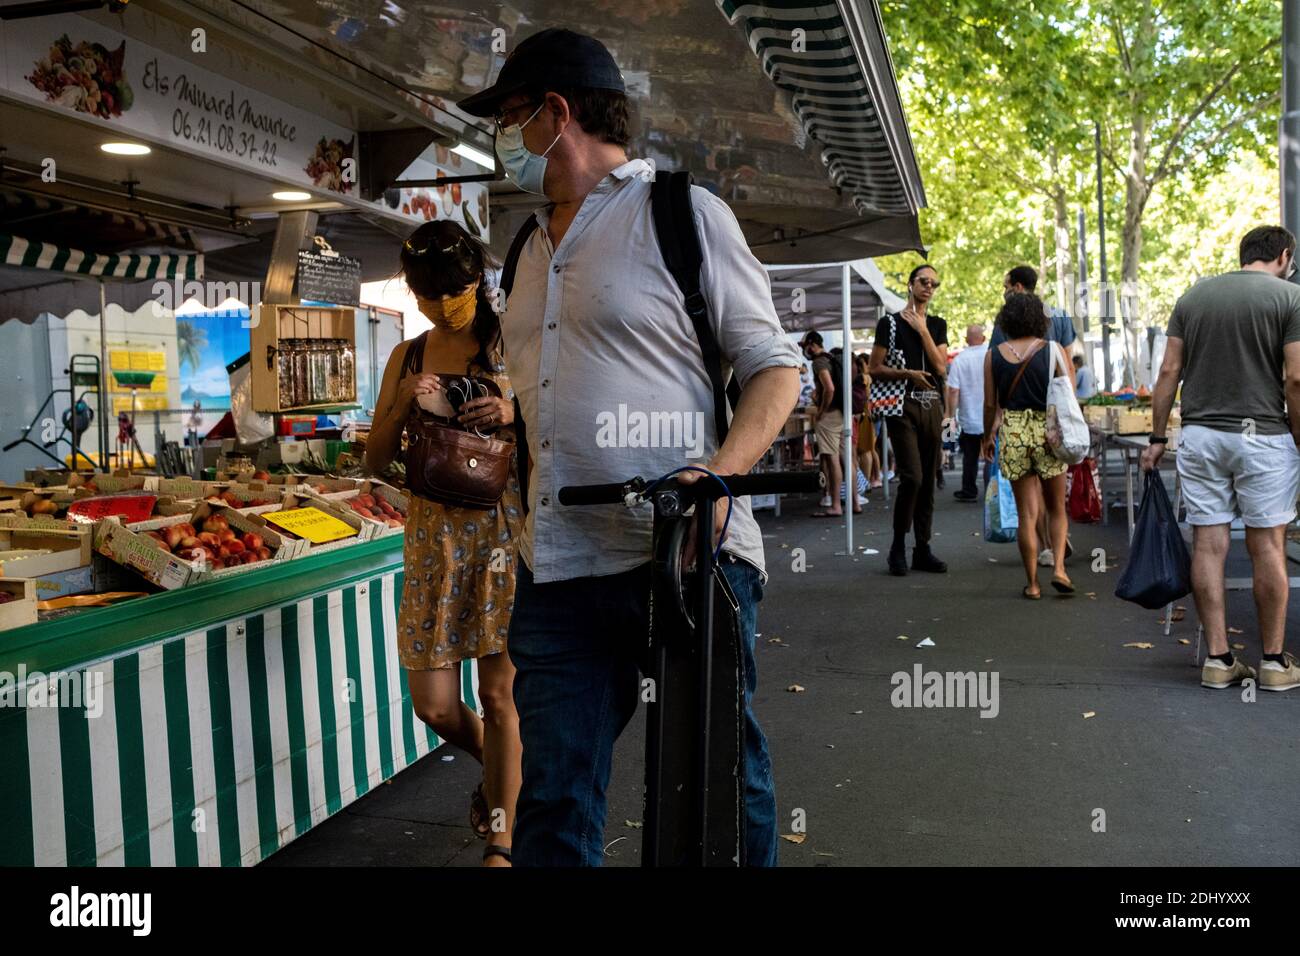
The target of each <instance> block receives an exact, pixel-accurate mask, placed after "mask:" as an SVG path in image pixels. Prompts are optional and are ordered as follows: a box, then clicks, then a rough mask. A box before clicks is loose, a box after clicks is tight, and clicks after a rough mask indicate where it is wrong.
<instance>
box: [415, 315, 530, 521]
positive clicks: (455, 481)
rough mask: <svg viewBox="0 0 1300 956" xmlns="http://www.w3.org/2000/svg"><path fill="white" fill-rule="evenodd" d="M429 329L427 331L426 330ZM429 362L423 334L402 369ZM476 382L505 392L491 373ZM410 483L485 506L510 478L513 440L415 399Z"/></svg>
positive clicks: (430, 495)
mask: <svg viewBox="0 0 1300 956" xmlns="http://www.w3.org/2000/svg"><path fill="white" fill-rule="evenodd" d="M427 334H428V333H425V335H427ZM423 363H424V336H421V337H420V338H418V339H416V340H415V341H414V342H413V343H412V344H411V346H410V348H409V349H408V350H407V361H406V364H405V365H404V366H403V369H402V374H403V375H407V374H417V375H418V374H420V372H421V367H422V365H423ZM467 378H472V381H473V385H474V387H475V388H476V389H479V390H480V391H479V394H480V395H481V394H483V393H484V392H486V393H488V394H491V395H494V396H496V397H498V398H500V397H501V388H500V386H498V385H497V383H496V382H494V381H493V380H492V379H490V378H481V377H472V376H467ZM406 440H407V444H406V487H407V489H408V490H409V491H410V492H411V493H412V494H414V495H418V496H419V497H421V498H426V499H428V500H429V501H437V502H439V503H441V504H445V505H451V506H452V507H456V508H475V509H479V510H486V509H489V508H494V507H496V505H497V503H498V502H499V501H500V500H501V496H502V495H503V494H504V493H505V490H506V482H507V481H509V480H510V462H511V458H512V457H513V455H514V445H515V443H514V442H513V441H509V440H507V439H504V438H498V437H496V436H495V435H486V436H485V435H483V434H481V433H479V432H476V431H474V430H472V429H468V430H467V429H466V428H465V427H464V426H463V425H461V424H460V423H459V422H458V421H456V420H455V418H445V417H443V416H441V415H435V414H433V413H432V412H427V411H425V410H424V409H422V408H420V407H419V405H415V406H413V407H412V409H411V413H410V415H409V417H408V418H407V420H406Z"/></svg>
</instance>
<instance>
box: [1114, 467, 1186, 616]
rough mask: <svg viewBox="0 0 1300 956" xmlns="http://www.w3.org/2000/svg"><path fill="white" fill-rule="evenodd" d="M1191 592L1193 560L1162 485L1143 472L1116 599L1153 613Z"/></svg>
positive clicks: (1157, 476) (1155, 475)
mask: <svg viewBox="0 0 1300 956" xmlns="http://www.w3.org/2000/svg"><path fill="white" fill-rule="evenodd" d="M1191 590H1192V558H1191V555H1189V554H1188V553H1187V545H1186V544H1185V543H1184V542H1183V533H1182V531H1181V530H1180V529H1179V527H1178V520H1177V517H1176V516H1175V515H1174V506H1173V505H1172V504H1171V503H1170V501H1169V493H1168V492H1166V491H1165V483H1164V481H1163V480H1162V479H1161V478H1160V473H1159V472H1158V471H1156V470H1155V469H1152V470H1151V471H1148V472H1147V473H1146V489H1145V491H1143V493H1142V504H1141V506H1140V507H1139V508H1138V513H1137V518H1136V519H1135V520H1134V522H1133V544H1132V547H1131V550H1130V551H1129V555H1128V564H1127V565H1125V567H1124V573H1123V574H1121V575H1120V578H1119V583H1118V584H1116V585H1115V596H1116V597H1118V598H1122V599H1123V600H1125V601H1132V602H1133V603H1134V604H1138V605H1141V606H1142V607H1145V608H1149V609H1151V610H1155V609H1157V608H1162V607H1164V606H1165V605H1166V604H1168V603H1169V602H1170V601H1176V600H1177V599H1178V598H1180V597H1183V596H1184V595H1186V594H1189V593H1190V592H1191Z"/></svg>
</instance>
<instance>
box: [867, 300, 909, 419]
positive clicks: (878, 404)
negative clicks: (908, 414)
mask: <svg viewBox="0 0 1300 956" xmlns="http://www.w3.org/2000/svg"><path fill="white" fill-rule="evenodd" d="M888 318H889V348H888V349H887V350H886V351H885V366H886V367H887V368H897V369H905V368H907V360H906V359H905V358H904V357H903V350H902V349H900V348H898V346H897V343H896V342H895V338H896V336H897V333H898V316H897V315H896V314H895V313H893V312H891V313H889V316H888ZM906 392H907V380H906V379H901V378H899V379H891V380H889V381H888V382H882V381H879V380H878V379H875V378H873V379H872V380H871V397H870V401H869V403H868V405H867V408H868V410H869V411H870V413H871V417H872V418H892V417H893V416H895V415H901V414H903V396H904V394H905V393H906Z"/></svg>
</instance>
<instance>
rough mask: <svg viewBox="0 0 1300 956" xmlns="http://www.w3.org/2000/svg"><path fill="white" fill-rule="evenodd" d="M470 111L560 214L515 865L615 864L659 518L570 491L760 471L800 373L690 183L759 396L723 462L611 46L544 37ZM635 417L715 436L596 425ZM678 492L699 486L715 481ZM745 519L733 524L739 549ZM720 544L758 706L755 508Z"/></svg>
mask: <svg viewBox="0 0 1300 956" xmlns="http://www.w3.org/2000/svg"><path fill="white" fill-rule="evenodd" d="M460 106H461V108H462V109H464V110H465V111H467V112H469V113H471V114H472V115H475V116H493V117H494V118H495V119H496V125H497V139H496V151H497V156H498V157H499V158H500V160H501V164H502V166H503V167H504V169H505V171H506V174H507V176H508V177H509V178H510V179H511V180H512V181H513V182H514V183H516V184H517V185H518V186H519V187H520V188H521V189H524V190H527V191H530V192H535V193H539V194H542V195H544V196H545V197H546V199H548V200H549V203H548V204H547V205H545V206H543V207H541V208H540V209H538V210H537V212H536V214H535V215H536V217H537V223H538V227H537V228H536V229H534V230H533V232H532V233H531V235H530V236H528V238H527V239H526V241H525V242H524V244H523V246H522V247H521V252H520V254H519V259H518V266H517V269H516V271H515V273H514V281H513V284H512V286H511V288H510V290H509V296H508V302H507V303H506V307H505V310H504V311H503V312H502V315H501V327H502V334H503V336H504V338H505V359H506V364H507V366H508V369H509V372H510V378H511V383H512V385H513V387H514V389H515V392H516V395H517V397H518V399H519V406H520V411H521V415H522V420H523V422H524V424H525V426H526V429H527V436H528V452H529V454H528V459H529V460H528V471H527V474H528V476H529V477H528V492H529V494H528V512H527V517H526V520H525V522H524V528H523V531H522V533H521V534H520V536H519V557H520V566H519V568H518V581H517V585H516V592H515V605H514V611H513V615H512V618H511V622H510V634H509V638H508V646H509V651H510V657H511V660H512V661H513V663H514V665H515V668H516V677H515V683H514V696H515V704H516V709H517V710H518V713H519V724H520V737H521V739H522V741H523V748H524V749H523V787H522V790H521V792H520V796H519V803H518V810H517V817H516V823H515V832H514V837H513V842H514V847H513V850H514V862H515V863H516V864H520V865H534V866H537V865H551V866H573V865H589V866H598V865H600V863H601V861H602V858H603V852H602V849H603V843H604V827H605V814H606V799H605V790H606V787H607V785H608V782H609V774H610V767H611V762H612V757H613V749H614V741H615V740H616V739H617V737H618V735H619V733H620V732H621V731H622V729H623V727H624V726H626V724H627V722H628V721H629V720H630V719H631V717H632V714H633V713H634V712H635V710H636V706H637V700H638V697H639V695H640V694H641V693H642V690H643V688H642V686H641V684H640V679H639V675H638V669H637V653H638V651H639V650H640V648H641V647H642V646H643V645H644V643H645V635H646V632H647V628H648V613H649V609H648V596H649V590H650V572H649V557H650V534H651V516H650V513H649V511H648V509H647V508H624V507H622V506H613V505H611V506H608V507H593V508H566V507H563V506H562V505H560V504H559V502H558V500H557V499H556V492H557V491H558V489H560V488H561V487H563V486H565V485H580V484H597V483H606V482H618V481H625V480H627V479H628V478H631V477H632V476H634V475H644V476H646V477H647V478H648V477H652V476H653V477H657V476H659V475H663V474H667V473H668V472H671V471H673V470H675V469H678V468H681V467H683V466H685V465H695V466H703V467H706V468H708V469H709V470H711V471H713V472H714V473H716V474H733V473H745V472H748V471H749V470H750V469H751V468H752V467H753V466H754V464H755V463H756V462H757V461H758V460H759V459H760V458H761V457H762V455H763V454H764V453H765V452H766V451H767V449H768V448H769V447H770V445H771V442H772V441H773V439H774V438H775V437H776V435H777V434H778V433H779V431H780V430H781V427H782V425H784V423H785V421H786V418H787V417H788V415H789V413H790V411H791V410H792V409H793V408H794V404H795V401H796V400H797V398H798V394H799V373H798V367H799V365H800V364H801V360H800V356H799V353H798V352H797V351H796V350H795V348H794V346H793V345H792V344H791V343H790V342H789V341H788V339H787V338H786V336H785V334H784V333H783V332H782V330H781V327H780V323H779V322H778V320H777V317H776V312H775V310H774V308H773V306H772V300H771V287H770V284H769V282H768V278H767V274H766V273H765V272H764V271H763V268H762V266H761V265H760V264H759V263H758V261H757V260H756V259H755V258H754V256H753V255H752V254H751V253H750V252H749V249H748V247H747V245H746V243H745V240H744V236H743V235H742V233H741V231H740V227H739V225H738V224H737V222H736V219H735V216H734V215H733V214H732V213H731V211H730V209H729V208H728V207H727V206H726V204H725V203H723V202H722V201H721V200H719V199H717V198H716V197H714V196H712V195H711V194H709V193H708V192H706V191H705V190H703V189H700V188H698V187H692V189H691V201H692V204H693V207H694V218H695V228H696V232H697V234H698V236H699V240H700V245H701V247H702V251H703V255H704V263H703V267H702V269H701V271H700V285H701V289H702V291H703V294H704V297H705V299H706V301H707V303H708V320H709V321H710V323H711V325H712V328H713V331H714V336H715V338H716V340H717V343H718V348H719V351H720V352H721V356H722V363H723V372H724V374H731V375H734V376H735V378H736V379H737V381H738V383H739V384H740V385H741V386H742V392H741V397H740V400H739V403H738V404H737V405H736V407H735V409H734V412H733V417H732V419H731V423H730V427H729V430H728V432H727V437H726V440H725V442H723V443H722V444H721V447H719V443H718V441H717V427H716V426H715V425H714V416H713V414H712V410H713V409H714V400H713V391H712V387H711V383H710V380H709V375H708V372H707V371H706V369H705V367H704V362H703V358H702V355H701V351H700V343H699V341H698V340H697V339H696V336H695V332H694V327H693V325H692V322H691V320H690V317H689V316H688V315H687V313H686V311H685V307H684V300H683V296H682V294H681V292H680V290H679V289H678V287H677V285H676V283H675V281H674V279H673V276H672V274H671V273H670V272H669V271H668V269H667V267H666V266H665V265H664V262H663V257H662V254H661V252H660V249H659V245H658V241H657V238H656V233H655V228H654V218H653V215H652V212H651V206H650V194H651V180H652V179H653V174H654V169H653V167H652V166H651V165H650V163H648V162H646V161H645V160H641V159H632V160H629V159H628V157H627V154H626V152H625V148H626V146H627V144H628V142H629V135H628V106H627V98H626V95H625V89H624V84H623V78H622V75H621V74H620V72H619V69H618V65H617V64H616V63H615V62H614V59H613V57H612V56H610V53H609V51H608V50H606V49H605V47H604V46H603V45H602V44H601V43H600V42H599V41H597V40H596V39H594V38H592V37H589V36H583V35H582V34H578V33H574V32H572V31H569V30H544V31H542V32H541V33H538V34H535V35H533V36H531V37H529V38H528V39H526V40H524V41H523V42H522V43H520V44H519V46H518V47H517V48H516V49H515V50H514V52H513V53H512V54H511V55H510V56H509V58H507V60H506V62H505V65H504V66H503V67H502V69H501V75H500V77H499V78H498V79H497V82H496V83H495V84H494V85H493V86H491V87H490V88H489V89H487V90H484V91H483V92H481V93H478V94H475V95H474V96H471V97H468V98H467V99H465V100H463V101H461V103H460ZM631 414H639V415H642V416H645V417H647V418H649V419H650V420H652V421H654V420H659V421H671V420H675V421H678V422H686V423H693V422H697V421H698V422H700V423H701V424H700V427H699V430H701V431H702V432H703V441H698V436H696V435H692V436H691V440H690V441H689V442H687V441H677V440H676V439H677V438H681V437H682V436H680V435H678V436H675V435H673V434H670V433H669V432H667V431H665V432H664V433H662V434H656V435H655V436H654V440H652V441H640V440H637V439H636V438H635V437H634V436H632V435H631V434H630V433H629V434H628V435H627V436H623V437H618V440H615V441H611V440H609V435H608V434H606V432H605V431H604V430H603V429H602V428H601V427H600V426H599V425H598V422H599V421H601V420H602V419H613V418H614V417H617V416H621V418H620V420H622V419H625V418H627V417H629V416H630V415H631ZM624 438H626V440H624ZM697 442H698V443H697ZM701 448H702V449H703V455H702V456H699V457H692V456H698V455H699V451H700V449H701ZM679 477H680V478H681V479H682V480H683V481H691V480H694V479H698V477H699V472H684V473H682V475H680V476H679ZM727 513H728V509H727V508H726V507H721V508H719V509H718V521H719V531H721V524H722V522H723V520H724V519H725V518H726V516H727ZM721 547H722V553H721V555H720V557H719V566H720V567H721V569H722V571H723V573H724V574H725V575H726V577H727V580H728V583H729V584H730V585H731V588H732V590H733V591H734V592H735V595H736V597H737V600H738V601H739V604H740V608H739V618H740V622H741V628H742V631H743V633H744V635H745V638H746V640H745V641H744V642H743V643H744V646H745V662H744V663H745V684H746V700H747V702H748V700H749V699H750V697H752V694H753V691H754V688H755V686H756V683H757V676H756V671H755V667H754V652H753V643H754V632H755V627H756V622H757V603H758V601H759V599H760V598H761V597H762V588H763V583H764V580H765V576H766V575H765V570H764V566H763V543H762V535H761V534H760V533H759V530H758V525H757V524H756V522H755V521H754V517H753V513H752V511H751V508H750V504H749V500H748V499H745V498H740V499H736V500H735V503H734V507H733V508H732V509H731V517H730V521H729V523H728V524H727V526H726V536H725V539H724V540H723V542H722V545H721ZM745 720H746V725H745V744H746V773H745V797H746V799H745V805H746V857H747V862H749V863H750V864H753V865H775V863H776V835H777V833H776V799H775V795H774V793H773V789H772V773H771V761H770V759H769V757H768V753H767V743H766V740H765V738H764V737H763V732H762V730H761V729H760V728H759V725H758V722H757V720H756V719H755V718H754V715H753V712H752V710H751V709H750V708H749V707H746V714H745Z"/></svg>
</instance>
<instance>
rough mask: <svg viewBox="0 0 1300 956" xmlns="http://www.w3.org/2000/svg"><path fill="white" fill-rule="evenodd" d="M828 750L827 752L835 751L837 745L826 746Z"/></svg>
mask: <svg viewBox="0 0 1300 956" xmlns="http://www.w3.org/2000/svg"><path fill="white" fill-rule="evenodd" d="M826 749H827V750H834V749H835V745H834V744H827V745H826Z"/></svg>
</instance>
